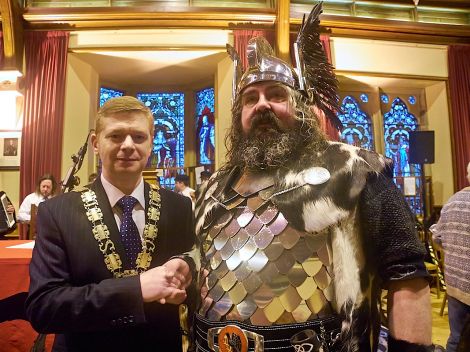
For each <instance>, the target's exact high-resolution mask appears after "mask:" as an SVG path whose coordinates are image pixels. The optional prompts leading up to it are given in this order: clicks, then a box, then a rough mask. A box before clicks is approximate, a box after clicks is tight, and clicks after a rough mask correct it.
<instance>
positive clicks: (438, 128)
mask: <svg viewBox="0 0 470 352" xmlns="http://www.w3.org/2000/svg"><path fill="white" fill-rule="evenodd" d="M425 93H426V101H427V115H428V127H429V130H433V131H434V137H435V141H434V144H435V147H434V160H435V163H434V164H431V165H430V174H431V175H432V184H433V193H434V204H436V205H443V204H445V203H446V202H447V200H448V199H449V197H450V196H451V195H452V194H454V176H453V172H452V170H453V163H452V160H453V159H452V143H451V140H452V139H451V134H450V120H449V118H450V117H449V107H448V104H447V90H446V84H445V82H440V83H437V84H434V85H432V86H430V87H427V88H426V89H425Z"/></svg>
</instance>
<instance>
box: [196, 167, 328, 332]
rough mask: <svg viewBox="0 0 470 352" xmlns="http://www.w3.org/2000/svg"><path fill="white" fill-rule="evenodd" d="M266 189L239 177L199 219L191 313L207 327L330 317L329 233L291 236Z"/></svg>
mask: <svg viewBox="0 0 470 352" xmlns="http://www.w3.org/2000/svg"><path fill="white" fill-rule="evenodd" d="M273 184H274V182H273V181H272V179H271V178H269V177H262V176H258V177H253V176H249V175H246V174H244V175H243V176H242V177H241V178H240V179H239V180H238V182H237V183H236V184H235V185H234V186H233V188H232V189H231V190H230V194H229V195H228V197H226V198H225V199H226V200H225V201H224V202H221V203H220V206H218V207H217V209H216V210H215V211H214V213H213V214H212V216H210V217H209V218H208V219H206V222H205V224H204V226H203V230H202V232H201V237H200V238H201V243H202V246H203V257H202V264H203V265H202V267H201V272H200V281H199V282H200V283H201V286H202V287H201V299H202V301H201V303H200V306H199V307H198V313H199V314H201V315H203V316H205V317H207V318H208V319H210V320H212V321H220V320H237V321H243V322H247V323H251V324H253V325H271V324H286V323H300V322H305V321H307V320H312V319H315V318H319V317H324V316H329V315H331V314H332V313H333V311H334V310H333V307H332V303H331V302H333V301H334V289H333V280H332V275H333V270H332V256H331V245H330V242H329V241H330V240H329V235H328V234H329V232H328V230H327V229H326V230H324V231H322V232H319V233H307V232H303V231H298V230H296V229H295V228H293V227H292V226H291V225H290V224H289V222H288V220H286V218H285V217H284V216H283V214H282V213H281V212H280V211H279V210H278V209H277V207H276V206H275V204H273V203H272V202H271V201H270V200H269V197H270V195H272V194H273V192H274V190H273V188H274V187H273ZM319 216H321V214H319Z"/></svg>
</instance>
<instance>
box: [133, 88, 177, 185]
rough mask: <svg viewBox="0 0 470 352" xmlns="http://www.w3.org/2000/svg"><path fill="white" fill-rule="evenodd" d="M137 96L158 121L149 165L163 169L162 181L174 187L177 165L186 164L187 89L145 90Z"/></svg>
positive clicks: (163, 183) (155, 121) (155, 120)
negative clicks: (185, 124) (185, 109)
mask: <svg viewBox="0 0 470 352" xmlns="http://www.w3.org/2000/svg"><path fill="white" fill-rule="evenodd" d="M137 99H139V100H141V101H142V102H143V103H144V104H145V105H146V106H148V107H149V108H150V110H151V111H152V114H153V118H154V124H155V135H154V139H153V151H152V154H151V155H150V158H149V161H148V163H147V167H151V168H157V169H163V172H164V174H163V176H162V177H160V184H161V185H162V186H164V187H165V188H173V187H174V185H175V176H176V173H177V172H176V170H177V169H176V168H183V167H184V93H142V94H137ZM181 172H182V169H181Z"/></svg>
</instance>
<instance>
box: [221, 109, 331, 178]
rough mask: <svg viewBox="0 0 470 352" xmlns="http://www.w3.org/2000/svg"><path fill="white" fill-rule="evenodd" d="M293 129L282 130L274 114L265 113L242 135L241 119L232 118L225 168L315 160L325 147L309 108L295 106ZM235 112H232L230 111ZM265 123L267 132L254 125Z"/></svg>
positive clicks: (256, 168) (272, 166) (257, 168)
mask: <svg viewBox="0 0 470 352" xmlns="http://www.w3.org/2000/svg"><path fill="white" fill-rule="evenodd" d="M296 110H297V112H298V114H299V115H300V116H301V117H295V119H296V121H295V124H294V127H292V128H290V129H287V130H285V129H283V128H282V127H281V125H280V124H279V121H278V119H277V117H276V115H275V114H274V113H273V112H271V111H267V112H265V113H263V114H260V115H259V116H256V117H254V119H253V121H252V126H251V131H250V133H249V134H248V135H245V134H244V133H243V131H242V126H241V118H240V115H238V117H239V118H235V119H234V121H233V125H232V128H231V131H230V133H229V135H227V140H226V142H228V146H229V148H228V154H227V157H228V162H227V165H226V166H228V167H233V166H238V167H241V168H242V169H248V170H253V171H261V170H269V169H275V168H279V167H281V166H287V165H288V163H291V162H296V161H299V162H306V161H307V160H313V159H316V157H317V155H318V152H319V151H321V150H324V149H325V148H326V146H327V141H326V137H325V135H324V134H323V132H322V131H321V130H320V127H319V124H318V120H317V117H316V115H315V113H314V112H313V111H312V109H310V107H309V106H307V105H306V104H304V103H303V102H301V103H300V104H297V109H296ZM234 112H235V111H234ZM266 123H269V125H270V127H271V128H269V129H268V130H266V129H265V130H259V129H257V126H259V125H261V124H266Z"/></svg>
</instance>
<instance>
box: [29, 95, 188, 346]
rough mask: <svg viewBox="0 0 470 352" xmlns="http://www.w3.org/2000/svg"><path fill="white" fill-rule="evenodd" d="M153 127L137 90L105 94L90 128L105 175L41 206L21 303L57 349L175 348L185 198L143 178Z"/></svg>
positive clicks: (184, 282)
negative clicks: (111, 95) (25, 295)
mask: <svg viewBox="0 0 470 352" xmlns="http://www.w3.org/2000/svg"><path fill="white" fill-rule="evenodd" d="M153 129H154V124H153V117H152V114H151V112H150V110H149V109H148V108H147V107H145V105H143V104H142V103H141V102H140V101H138V100H137V99H135V98H133V97H119V98H115V99H111V100H109V101H108V102H107V103H105V104H104V105H103V107H102V108H101V109H100V111H99V112H98V117H97V121H96V132H95V134H94V135H93V136H92V144H93V147H94V150H95V153H97V154H99V156H100V159H101V161H102V165H103V169H102V173H101V175H100V176H99V177H98V178H97V179H96V181H95V182H94V183H93V184H91V185H90V187H89V188H85V189H82V190H78V191H73V192H70V193H66V194H63V195H61V196H58V197H56V198H53V199H51V200H50V201H48V202H44V203H41V205H40V207H39V212H38V218H37V219H38V220H37V228H38V235H37V237H36V245H35V248H34V252H33V258H32V261H31V265H30V276H31V284H30V290H29V296H28V299H27V301H26V312H27V316H28V318H29V319H30V321H31V323H32V325H33V327H34V328H35V329H36V330H37V331H39V332H43V333H55V334H58V335H57V336H56V340H55V344H54V351H150V350H152V351H156V350H162V351H180V350H181V336H180V327H179V324H180V323H179V317H178V304H180V303H182V302H183V301H184V300H185V299H186V298H187V294H186V288H187V287H188V285H189V283H190V282H191V279H192V275H191V271H192V270H190V266H191V264H192V263H191V259H188V258H187V257H185V256H183V255H181V254H182V253H184V252H186V251H188V250H189V249H191V247H192V245H193V242H194V230H193V218H192V211H191V201H190V200H189V199H188V198H186V197H183V196H180V195H178V194H176V193H174V192H171V191H167V190H165V189H160V188H159V187H158V186H154V185H152V186H151V185H149V184H147V183H145V182H144V181H143V178H142V170H143V169H144V167H145V165H146V163H147V159H148V157H149V156H150V153H151V150H152V136H153V132H154V131H153ZM129 196H130V197H129ZM129 200H131V201H130V203H129V202H128V201H129Z"/></svg>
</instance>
